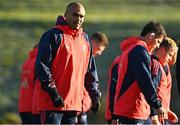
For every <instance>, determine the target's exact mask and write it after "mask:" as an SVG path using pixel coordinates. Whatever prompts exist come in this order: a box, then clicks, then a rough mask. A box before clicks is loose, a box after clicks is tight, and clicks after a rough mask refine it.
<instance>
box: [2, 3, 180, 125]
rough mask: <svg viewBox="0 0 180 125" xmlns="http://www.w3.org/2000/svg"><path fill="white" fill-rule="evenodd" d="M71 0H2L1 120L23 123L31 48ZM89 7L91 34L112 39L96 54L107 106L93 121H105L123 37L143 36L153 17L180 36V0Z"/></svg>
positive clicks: (176, 104)
mask: <svg viewBox="0 0 180 125" xmlns="http://www.w3.org/2000/svg"><path fill="white" fill-rule="evenodd" d="M71 1H72V0H8V1H7V0H0V123H8V124H10V123H20V118H19V114H18V110H17V107H18V94H19V83H20V82H19V81H20V69H21V65H22V63H23V62H24V60H25V59H26V58H27V56H28V52H29V51H30V49H31V48H32V47H33V46H34V44H35V43H38V41H39V39H40V36H41V35H42V33H43V32H45V31H46V30H47V29H48V28H51V27H53V26H54V25H55V22H56V17H57V16H58V15H60V14H61V15H63V13H64V10H65V7H66V5H67V4H69V2H71ZM81 2H82V3H83V4H84V5H85V7H86V18H85V23H84V30H85V31H86V32H87V33H89V34H91V33H93V32H96V31H102V32H104V33H106V34H107V36H108V37H109V40H110V44H109V46H108V48H107V49H106V50H105V52H104V53H103V54H102V56H99V57H96V63H97V67H98V73H99V79H100V88H101V90H102V95H103V96H102V107H101V110H100V112H98V113H97V114H95V115H93V114H92V112H91V111H90V112H89V123H106V122H105V119H104V111H105V98H106V90H107V78H108V68H109V66H110V64H111V62H112V61H113V59H114V58H115V57H116V56H117V55H119V54H120V53H121V51H120V49H119V43H120V41H121V40H122V39H124V38H125V37H128V36H138V35H139V34H140V32H141V30H142V28H143V26H144V25H145V24H146V23H147V22H148V21H151V20H155V21H159V22H160V23H162V24H163V25H164V27H165V29H166V31H167V33H168V35H170V36H173V37H175V38H177V39H180V14H179V12H180V7H179V6H180V1H179V0H82V1H81ZM174 69H175V66H174V67H172V77H173V88H172V100H171V109H172V110H173V111H174V112H175V113H176V114H177V115H178V117H179V118H180V106H179V105H180V101H178V100H179V99H178V98H179V96H180V95H179V94H178V91H177V84H176V78H175V70H174Z"/></svg>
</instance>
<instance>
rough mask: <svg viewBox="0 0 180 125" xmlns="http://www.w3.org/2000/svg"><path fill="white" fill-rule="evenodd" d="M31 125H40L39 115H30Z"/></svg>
mask: <svg viewBox="0 0 180 125" xmlns="http://www.w3.org/2000/svg"><path fill="white" fill-rule="evenodd" d="M32 124H41V117H40V114H32Z"/></svg>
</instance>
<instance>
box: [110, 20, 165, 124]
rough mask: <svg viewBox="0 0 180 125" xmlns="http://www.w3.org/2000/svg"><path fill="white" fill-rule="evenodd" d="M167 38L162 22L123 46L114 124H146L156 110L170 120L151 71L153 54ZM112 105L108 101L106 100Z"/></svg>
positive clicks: (152, 25)
mask: <svg viewBox="0 0 180 125" xmlns="http://www.w3.org/2000/svg"><path fill="white" fill-rule="evenodd" d="M165 36H166V32H165V30H164V27H163V26H162V25H161V24H160V23H159V22H154V21H150V22H149V23H147V24H146V25H145V26H144V28H143V30H142V32H141V34H140V36H139V37H129V38H127V39H125V40H124V41H122V42H121V43H120V48H121V49H122V54H121V60H120V62H119V67H118V82H117V85H116V92H115V98H114V108H113V112H112V114H113V121H112V122H113V123H114V122H115V121H116V122H117V121H118V122H119V123H122V124H143V123H144V122H145V120H146V119H147V118H148V117H149V115H150V107H149V106H151V107H154V108H155V109H156V111H157V114H158V116H159V117H162V118H165V117H166V116H167V113H166V110H165V108H164V107H163V106H162V104H161V101H160V100H159V99H158V96H157V93H156V90H155V88H154V85H153V81H152V78H151V71H150V64H151V59H150V53H152V52H153V51H154V50H155V49H156V48H158V47H159V45H160V43H161V42H162V40H163V38H164V37H165ZM107 101H109V100H107Z"/></svg>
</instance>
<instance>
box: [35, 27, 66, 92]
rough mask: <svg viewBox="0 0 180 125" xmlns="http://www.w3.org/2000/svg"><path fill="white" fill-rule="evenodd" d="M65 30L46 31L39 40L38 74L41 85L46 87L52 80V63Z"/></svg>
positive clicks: (53, 29)
mask: <svg viewBox="0 0 180 125" xmlns="http://www.w3.org/2000/svg"><path fill="white" fill-rule="evenodd" d="M62 33H63V31H61V30H59V29H57V28H52V29H50V30H48V31H47V32H45V33H44V34H43V35H42V37H41V39H40V42H39V46H38V54H37V59H36V65H35V67H36V75H37V78H38V79H39V80H40V83H41V87H42V88H43V89H46V88H47V87H48V86H49V82H50V81H52V74H51V69H50V67H51V64H52V61H53V59H54V58H55V56H56V52H57V50H58V47H59V45H60V44H61V36H62Z"/></svg>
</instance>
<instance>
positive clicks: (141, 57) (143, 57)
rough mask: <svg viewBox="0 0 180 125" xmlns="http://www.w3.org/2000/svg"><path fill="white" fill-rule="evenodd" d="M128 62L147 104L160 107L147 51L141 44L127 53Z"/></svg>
mask: <svg viewBox="0 0 180 125" xmlns="http://www.w3.org/2000/svg"><path fill="white" fill-rule="evenodd" d="M129 63H130V66H131V67H132V71H133V74H134V75H135V77H136V79H137V82H138V86H139V88H140V90H141V92H142V93H143V95H144V96H145V99H146V101H147V102H148V104H149V105H150V106H151V107H154V108H155V109H158V108H160V107H161V106H162V105H161V101H160V100H158V98H157V93H156V90H155V87H154V83H153V81H152V78H151V76H152V75H151V71H150V64H151V59H150V55H149V53H148V51H147V50H146V49H145V48H144V47H143V46H137V47H135V48H134V49H133V50H132V51H131V52H130V54H129Z"/></svg>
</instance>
